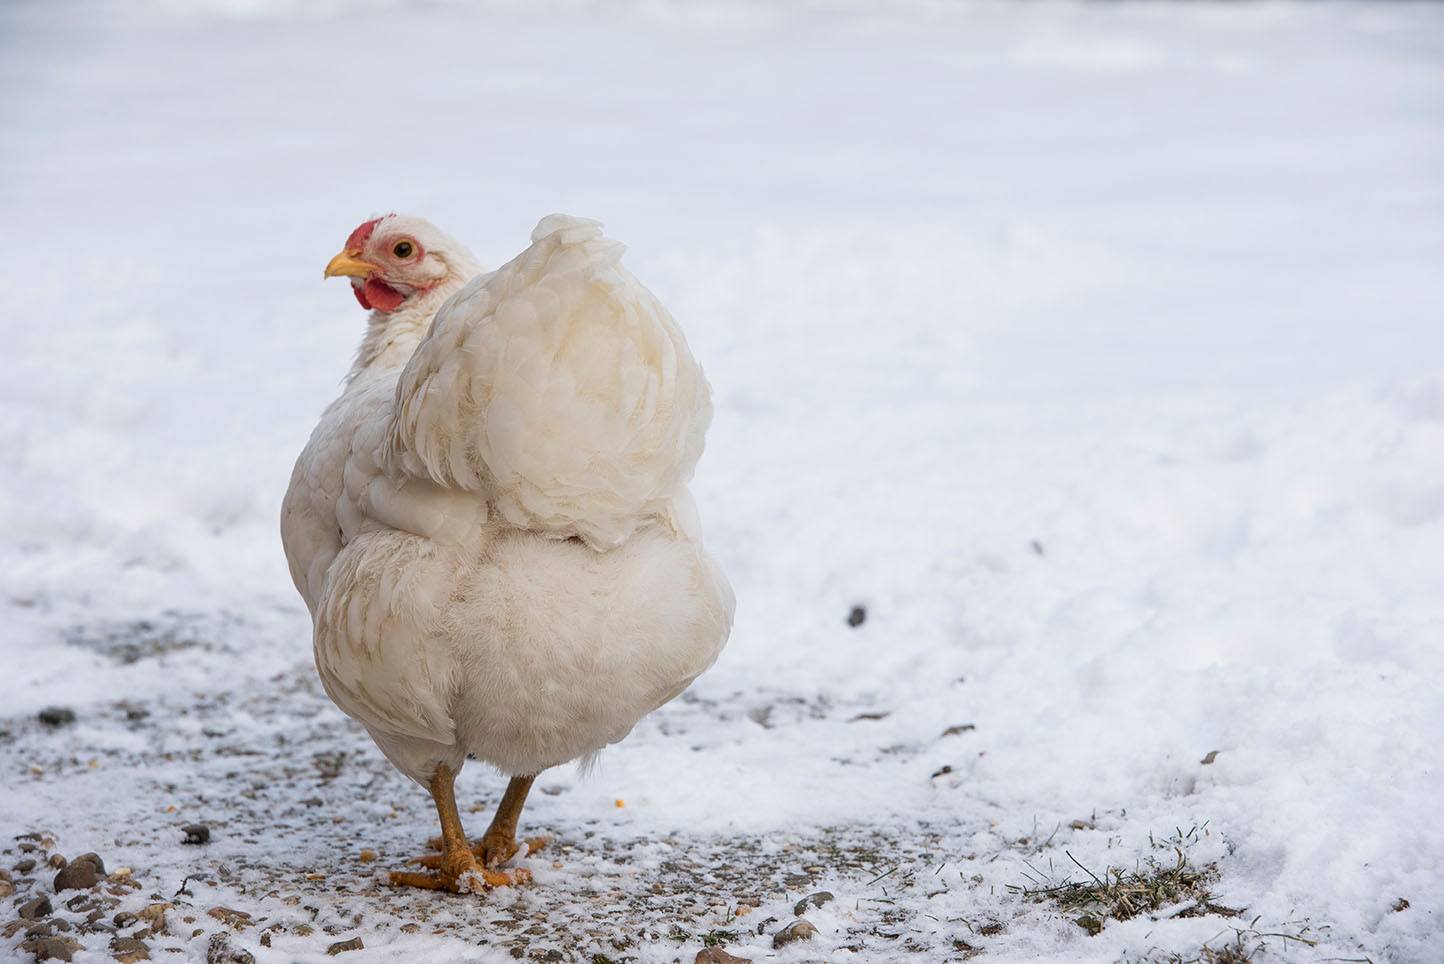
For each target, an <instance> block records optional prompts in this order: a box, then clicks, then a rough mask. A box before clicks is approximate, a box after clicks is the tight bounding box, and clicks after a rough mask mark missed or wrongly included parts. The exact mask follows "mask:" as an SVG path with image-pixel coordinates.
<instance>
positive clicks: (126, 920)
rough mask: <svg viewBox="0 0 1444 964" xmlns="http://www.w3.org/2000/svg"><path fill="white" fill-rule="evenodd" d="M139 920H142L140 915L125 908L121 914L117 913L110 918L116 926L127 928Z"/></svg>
mask: <svg viewBox="0 0 1444 964" xmlns="http://www.w3.org/2000/svg"><path fill="white" fill-rule="evenodd" d="M138 920H140V918H139V917H137V916H136V915H134V914H132V913H131V912H130V911H128V910H123V911H121V912H120V913H119V914H116V915H115V916H114V917H112V918H111V919H110V922H111V923H112V924H114V925H115V926H116V927H121V928H125V927H129V926H130V925H131V924H134V923H135V922H136V921H138Z"/></svg>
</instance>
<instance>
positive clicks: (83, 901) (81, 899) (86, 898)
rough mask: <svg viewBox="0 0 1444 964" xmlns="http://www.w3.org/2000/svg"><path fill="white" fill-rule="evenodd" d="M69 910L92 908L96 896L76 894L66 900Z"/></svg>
mask: <svg viewBox="0 0 1444 964" xmlns="http://www.w3.org/2000/svg"><path fill="white" fill-rule="evenodd" d="M65 906H66V908H68V909H69V910H90V908H92V907H94V906H95V898H94V897H91V896H90V895H89V894H76V895H75V896H74V897H72V898H70V899H69V900H67V901H66V902H65Z"/></svg>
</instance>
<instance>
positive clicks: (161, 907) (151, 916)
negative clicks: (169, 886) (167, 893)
mask: <svg viewBox="0 0 1444 964" xmlns="http://www.w3.org/2000/svg"><path fill="white" fill-rule="evenodd" d="M168 910H170V904H169V903H167V902H166V901H163V900H162V901H158V902H157V903H154V904H147V905H146V906H145V907H144V908H143V909H142V910H141V912H140V919H141V920H143V921H145V922H146V924H148V925H149V926H150V932H151V933H152V934H164V933H165V932H166V920H165V912H166V911H168Z"/></svg>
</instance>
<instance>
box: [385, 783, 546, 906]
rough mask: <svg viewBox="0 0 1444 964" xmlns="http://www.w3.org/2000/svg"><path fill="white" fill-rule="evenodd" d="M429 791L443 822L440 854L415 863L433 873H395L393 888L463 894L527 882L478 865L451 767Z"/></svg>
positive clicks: (393, 872) (517, 876)
mask: <svg viewBox="0 0 1444 964" xmlns="http://www.w3.org/2000/svg"><path fill="white" fill-rule="evenodd" d="M429 787H430V790H431V798H432V799H433V800H435V801H436V815H437V816H438V817H440V818H441V853H439V854H427V855H426V856H424V857H418V858H417V859H416V860H413V861H412V863H416V864H420V865H421V866H423V867H426V868H428V869H429V870H431V871H433V873H429V874H424V873H417V872H414V871H404V870H393V871H392V872H391V875H390V877H391V883H392V884H393V885H394V886H397V887H422V888H425V889H427V890H449V891H451V892H452V893H455V894H462V893H466V892H468V891H473V890H481V889H483V888H485V887H504V886H507V885H508V884H513V883H518V882H520V881H521V880H522V879H524V878H523V877H522V874H523V873H524V871H521V870H518V871H517V872H516V875H515V876H513V875H511V874H504V873H501V872H500V871H496V870H492V869H491V868H489V867H484V866H482V865H480V864H478V863H477V862H476V855H475V854H473V853H472V852H471V848H470V846H469V845H468V844H467V840H466V830H465V829H464V828H463V827H462V825H461V814H460V813H459V812H458V811H457V809H456V774H455V773H453V772H452V770H451V767H449V766H446V765H445V764H442V765H441V766H438V767H437V768H436V773H435V774H434V775H433V776H432V778H431V783H430V785H429ZM527 876H528V877H529V876H530V875H529V874H528V875H527Z"/></svg>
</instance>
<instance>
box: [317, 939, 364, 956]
mask: <svg viewBox="0 0 1444 964" xmlns="http://www.w3.org/2000/svg"><path fill="white" fill-rule="evenodd" d="M365 946H366V945H365V944H363V943H362V942H361V938H359V937H353V938H351V939H350V940H346V941H337V942H336V943H334V944H332V945H331V946H330V947H328V948H326V953H327V954H328V955H329V956H331V957H335V956H336V955H337V954H344V953H346V952H347V951H359V950H361V948H363V947H365Z"/></svg>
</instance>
